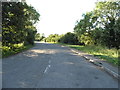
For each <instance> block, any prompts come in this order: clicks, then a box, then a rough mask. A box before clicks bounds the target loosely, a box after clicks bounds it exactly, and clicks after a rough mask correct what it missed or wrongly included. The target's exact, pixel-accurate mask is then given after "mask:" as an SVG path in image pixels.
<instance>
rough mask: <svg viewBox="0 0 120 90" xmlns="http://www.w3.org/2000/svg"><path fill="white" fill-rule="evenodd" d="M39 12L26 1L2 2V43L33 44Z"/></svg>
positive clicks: (9, 44) (5, 44) (8, 44)
mask: <svg viewBox="0 0 120 90" xmlns="http://www.w3.org/2000/svg"><path fill="white" fill-rule="evenodd" d="M39 16H40V15H39V13H38V12H37V11H36V10H35V9H34V8H33V7H32V6H28V5H27V4H26V3H22V2H2V44H3V46H11V45H12V44H18V43H24V44H34V36H35V33H36V32H37V30H36V28H35V27H34V24H35V23H36V22H37V21H38V20H39Z"/></svg>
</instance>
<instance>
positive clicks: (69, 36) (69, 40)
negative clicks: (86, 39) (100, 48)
mask: <svg viewBox="0 0 120 90" xmlns="http://www.w3.org/2000/svg"><path fill="white" fill-rule="evenodd" d="M59 42H61V43H66V44H78V38H77V36H76V35H75V34H74V33H71V32H68V33H66V34H65V35H64V36H62V37H61V38H60V40H59Z"/></svg>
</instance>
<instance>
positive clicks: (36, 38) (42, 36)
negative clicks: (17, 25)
mask: <svg viewBox="0 0 120 90" xmlns="http://www.w3.org/2000/svg"><path fill="white" fill-rule="evenodd" d="M44 38H45V36H44V34H42V35H41V34H40V33H36V35H35V40H36V41H42V40H43V39H44Z"/></svg>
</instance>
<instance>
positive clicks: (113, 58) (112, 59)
mask: <svg viewBox="0 0 120 90" xmlns="http://www.w3.org/2000/svg"><path fill="white" fill-rule="evenodd" d="M58 44H61V45H65V46H69V47H71V48H75V49H77V50H80V51H83V52H85V53H88V54H92V55H94V56H96V57H98V58H100V59H102V60H105V61H107V62H109V63H111V64H113V65H115V66H120V62H118V50H116V49H115V48H112V49H108V48H107V47H102V46H80V45H69V44H62V43H58Z"/></svg>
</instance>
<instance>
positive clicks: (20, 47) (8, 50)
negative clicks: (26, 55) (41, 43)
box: [2, 43, 34, 58]
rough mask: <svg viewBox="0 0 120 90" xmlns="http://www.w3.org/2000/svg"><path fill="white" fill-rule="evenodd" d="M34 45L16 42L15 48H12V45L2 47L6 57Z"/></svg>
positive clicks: (3, 54)
mask: <svg viewBox="0 0 120 90" xmlns="http://www.w3.org/2000/svg"><path fill="white" fill-rule="evenodd" d="M33 46H34V45H26V46H24V45H23V44H22V43H21V44H14V45H13V48H14V49H11V48H10V47H7V46H3V47H2V58H6V57H9V56H12V55H15V54H17V53H20V52H22V51H25V50H28V49H30V48H32V47H33Z"/></svg>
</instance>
